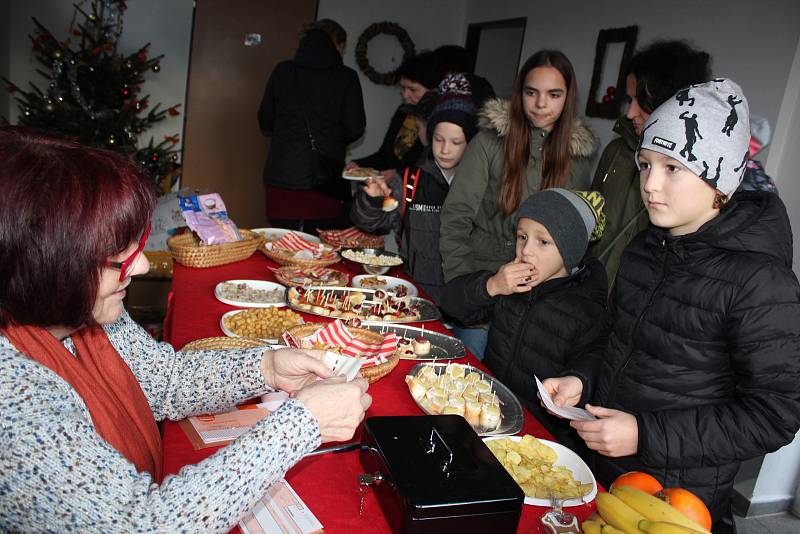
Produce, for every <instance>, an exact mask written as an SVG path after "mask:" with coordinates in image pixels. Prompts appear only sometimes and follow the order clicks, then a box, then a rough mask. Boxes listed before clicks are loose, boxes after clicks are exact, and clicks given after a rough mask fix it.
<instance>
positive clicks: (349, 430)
mask: <svg viewBox="0 0 800 534" xmlns="http://www.w3.org/2000/svg"><path fill="white" fill-rule="evenodd" d="M368 387H369V384H368V383H367V381H366V380H364V379H363V378H356V379H354V380H352V381H350V382H347V381H345V378H344V377H343V376H336V377H333V378H328V379H325V380H320V381H319V382H316V383H314V384H311V385H309V386H306V387H304V388H303V389H301V390H300V391H299V392H298V393H297V400H299V401H300V402H302V403H303V405H305V407H306V408H307V409H308V410H309V411H310V412H311V414H312V415H313V416H314V419H316V420H317V424H318V425H319V433H320V436H322V442H323V443H325V442H327V441H345V440H348V439H350V438H352V437H353V434H355V431H356V428H358V425H359V424H360V423H361V421H363V420H364V413H365V412H366V411H367V409H368V408H369V407H370V405H371V404H372V397H371V396H370V395H369V394H368V393H367V388H368Z"/></svg>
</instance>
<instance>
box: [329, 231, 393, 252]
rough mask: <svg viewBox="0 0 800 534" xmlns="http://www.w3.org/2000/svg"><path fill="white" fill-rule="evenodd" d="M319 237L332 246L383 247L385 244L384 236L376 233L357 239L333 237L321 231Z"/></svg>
mask: <svg viewBox="0 0 800 534" xmlns="http://www.w3.org/2000/svg"><path fill="white" fill-rule="evenodd" d="M317 232H319V237H320V239H322V242H323V243H325V244H327V245H331V246H332V247H341V248H383V247H384V246H385V244H384V240H383V236H380V235H374V234H366V233H365V234H364V235H362V236H361V237H358V238H355V239H347V240H343V239H332V238H330V237H329V236H328V235H327V234H326V233H325V231H324V230H323V231H320V230H319V229H317Z"/></svg>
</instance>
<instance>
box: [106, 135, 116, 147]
mask: <svg viewBox="0 0 800 534" xmlns="http://www.w3.org/2000/svg"><path fill="white" fill-rule="evenodd" d="M116 143H117V138H116V136H114V134H109V136H108V139H106V144H108V145H114V144H116Z"/></svg>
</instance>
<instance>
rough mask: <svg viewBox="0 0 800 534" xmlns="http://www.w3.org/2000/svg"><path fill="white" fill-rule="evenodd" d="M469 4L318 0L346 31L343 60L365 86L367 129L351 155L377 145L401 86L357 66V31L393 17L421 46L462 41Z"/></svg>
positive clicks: (321, 14) (324, 14)
mask: <svg viewBox="0 0 800 534" xmlns="http://www.w3.org/2000/svg"><path fill="white" fill-rule="evenodd" d="M466 5H467V0H437V1H435V2H433V1H430V0H405V1H403V2H388V1H381V2H370V3H367V2H364V1H361V0H319V11H318V13H317V17H318V18H321V19H322V18H329V19H333V20H335V21H336V22H338V23H339V24H341V25H342V26H343V27H344V29H345V30H346V31H347V49H346V50H345V54H344V63H345V65H347V66H348V67H351V68H353V69H355V71H356V72H358V76H359V79H360V80H361V89H362V91H363V92H364V109H365V110H366V113H367V129H366V132H365V134H364V138H363V139H362V140H361V142H359V143H356V144H354V145H351V147H350V148H351V153H350V156H349V157H350V158H358V157H362V156H367V155H369V154H371V153H373V152H374V151H375V150H377V149H378V147H379V146H380V144H381V141H383V135H384V134H385V133H386V129H387V128H388V126H389V119H391V118H392V114H393V113H394V110H395V109H396V108H397V106H399V105H400V101H401V100H400V92H399V90H398V89H397V87H388V86H385V85H376V84H374V83H373V82H372V81H370V80H369V78H367V77H366V76H364V75H363V74H361V71H359V69H358V66H357V65H356V60H355V48H356V43H357V42H358V37H359V35H361V33H362V32H363V31H364V30H365V29H367V26H369V25H370V24H372V23H374V22H382V21H389V22H396V23H397V24H399V25H400V26H402V27H403V28H405V30H406V31H407V32H408V34H409V36H410V37H411V40H412V41H414V45H415V47H416V49H417V51H420V50H424V49H433V48H436V47H438V46H440V45H443V44H460V45H463V44H464V16H465V13H466ZM367 6H368V7H367ZM399 59H401V57H399V58H398V60H399Z"/></svg>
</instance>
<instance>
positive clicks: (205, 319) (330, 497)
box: [163, 252, 599, 534]
mask: <svg viewBox="0 0 800 534" xmlns="http://www.w3.org/2000/svg"><path fill="white" fill-rule="evenodd" d="M268 267H277V265H276V264H275V263H273V262H272V261H271V260H269V259H267V258H266V257H265V256H264V255H263V254H261V253H260V252H256V253H255V254H254V255H253V256H252V257H250V258H249V259H247V260H243V261H239V262H236V263H233V264H229V265H223V266H220V267H211V268H205V269H195V268H190V267H184V266H182V265H180V264H177V263H176V264H175V269H174V274H173V279H172V293H171V295H170V299H169V307H168V312H167V318H166V320H165V339H166V340H167V341H169V342H170V343H172V345H173V346H174V347H175V348H176V349H179V348H180V347H182V346H183V345H185V344H186V343H188V342H189V341H193V340H195V339H200V338H205V337H214V336H221V335H223V333H222V330H221V329H220V327H219V321H220V317H221V316H222V314H223V313H225V312H227V311H230V310H232V309H236V308H234V307H233V306H228V305H227V304H223V303H222V302H220V301H218V300H217V299H216V298H215V297H214V287H215V286H216V284H217V283H219V282H221V281H224V280H237V279H239V280H241V279H248V280H269V281H275V277H274V275H273V274H272V271H270V270H269V268H268ZM333 268H336V269H339V270H342V271H345V272H347V273H348V274H350V275H352V274H358V273H354V272H353V271H352V269H351V268H350V266H349V265H347V264H344V263H339V264H336V265H334V266H333ZM394 271H396V272H392V273H389V274H392V275H394V276H403V275H402V274H400V273H399V271H397V269H395V270H394ZM403 277H404V278H407V279H408V277H407V276H403ZM421 296H422V295H421ZM302 315H303V316H304V320H305V321H307V322H308V321H318V322H322V321H326V319H325V318H323V317H317V316H313V315H309V314H302ZM420 324H421V323H415V324H414V326H420ZM424 324H425V328H426V329H430V330H433V331H437V332H443V333H449V331H448V330H447V328H446V327H445V326H444V325H443V324H442V323H441V322H438V321H437V322H427V323H424ZM461 361H462V362H463V363H469V364H471V365H473V366H475V367H478V368H481V369H483V370H486V368H485V367H484V366H483V365H482V364H481V363H480V362H479V361H478V360H477V358H475V357H474V356H473V355H472V354H468V355H467V357H466V358H465V359H463V360H461ZM414 364H415V362H413V361H408V360H401V361H400V363H399V364H398V366H397V367H396V368H395V369H394V371H392V372H391V373H390V374H389V375H388V376H386V377H384V378H382V379H380V380H379V381H378V382H376V383H374V384H372V385H371V386H370V388H369V393H370V394H371V395H372V398H373V403H372V406H371V407H370V409H369V411H368V412H367V417H369V416H373V415H422V411H421V410H420V409H419V408H418V407H417V405H416V403H415V402H414V400H413V399H412V398H411V395H410V394H409V392H408V388H407V387H406V384H405V381H404V380H403V378H404V377H405V375H406V374H407V373H408V371H409V370H410V369H411V368H412V367H413V366H414ZM523 411H524V413H525V423H524V426H523V428H522V432H521V434H532V435H534V436H536V437H541V438H545V439H551V440H552V439H553V438H552V436H551V435H550V434H549V433H548V432H547V430H545V429H544V427H543V426H542V425H541V424H540V423H539V422H538V421H537V420H536V419H535V418H534V417H533V416H532V415H531V414H530V413H529V412H527V410H523ZM358 437H359V432H357V433H356V436H355V437H354V440H357V439H358ZM163 439H164V474H165V475H166V474H171V473H177V472H178V471H179V470H180V469H181V467H183V466H184V465H188V464H194V463H197V462H199V461H201V460H203V459H204V458H206V457H207V456H210V455H211V454H213V453H214V452H215V451H216V450H217V448H206V449H201V450H195V449H194V448H193V447H192V445H191V444H190V442H189V439H188V438H187V437H186V435H185V434H184V432H183V430H182V429H181V428H180V427H179V426H178V424H177V423H176V422H173V421H165V422H164V424H163ZM323 446H324V445H323ZM362 472H363V469H362V468H361V464H360V463H359V458H358V452H357V451H355V450H353V451H349V452H341V453H331V454H324V455H320V456H314V457H310V458H306V459H303V460H301V461H300V462H299V463H298V464H297V465H295V466H294V467H293V468H292V469H290V470H289V471H288V472H287V473H286V480H287V481H288V482H289V484H291V486H292V487H293V488H294V489H295V491H296V492H297V493H298V495H300V498H301V499H303V501H304V502H305V503H306V505H307V506H308V507H309V509H310V510H311V511H312V512H313V513H314V515H315V516H316V517H317V518H318V519H319V520H320V522H321V523H322V525H323V527H324V529H325V532H327V533H330V534H337V533H343V534H344V533H346V534H352V533H353V532H358V533H359V534H365V533H372V532H375V533H386V532H390V528H389V525H388V524H387V522H386V519H385V518H384V516H383V513H382V512H381V509H380V505H379V503H378V501H377V499H376V498H375V496H374V493H373V492H371V491H370V492H368V493H367V495H366V498H365V501H364V509H363V514H361V515H359V503H360V499H361V494H360V492H359V487H358V483H357V481H356V480H357V477H358V475H359V474H360V473H362ZM598 489H599V488H598ZM546 510H547V509H546V508H544V507H539V506H530V505H525V506H524V507H523V512H522V519H521V520H520V524H519V529H518V532H520V533H526V534H527V533H532V532H543V529H542V528H541V526H540V523H539V517H540V516H541V515H542V514H543V513H544V512H545V511H546ZM568 510H569V511H570V512H572V513H574V514H575V515H577V516H578V518H579V519H580V520H583V519H585V518H586V517H587V516H588V515H589V514H590V513H591V512H592V511H593V510H594V502H592V503H590V504H588V505H581V506H575V507H570V508H568ZM233 532H238V529H234V531H233Z"/></svg>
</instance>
